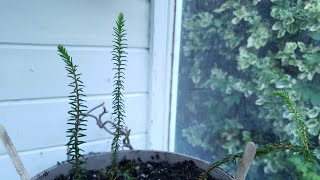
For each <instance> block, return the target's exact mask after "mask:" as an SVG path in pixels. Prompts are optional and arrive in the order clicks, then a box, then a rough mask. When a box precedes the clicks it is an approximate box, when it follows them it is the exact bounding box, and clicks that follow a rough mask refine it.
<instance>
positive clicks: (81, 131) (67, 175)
mask: <svg viewBox="0 0 320 180" xmlns="http://www.w3.org/2000/svg"><path fill="white" fill-rule="evenodd" d="M124 22H125V21H124V17H123V14H122V13H120V14H119V16H118V19H117V21H116V27H114V37H115V39H114V43H115V44H114V49H113V51H112V54H113V58H112V61H113V62H114V65H115V67H114V70H115V76H114V91H113V92H112V95H113V102H112V105H113V106H112V108H113V115H114V119H113V121H107V122H102V121H101V117H102V115H103V114H105V113H106V110H105V108H104V109H103V113H102V114H100V116H99V117H95V116H93V115H91V114H90V113H91V112H92V111H93V110H95V109H97V108H98V107H101V106H103V104H101V105H99V106H97V107H96V108H94V109H92V110H90V111H87V109H86V108H87V107H86V106H85V104H84V103H85V101H84V100H83V97H85V95H84V93H83V89H82V88H83V87H84V84H83V82H82V81H81V80H80V77H81V74H79V73H78V72H77V66H76V65H75V64H74V63H73V61H72V57H71V56H70V55H69V54H68V52H67V51H66V49H65V48H64V47H63V46H62V45H58V51H59V55H60V56H61V58H62V60H63V61H64V62H65V64H66V70H67V71H68V77H69V78H70V79H71V80H72V81H71V83H70V84H69V86H70V87H72V88H73V91H72V92H71V93H70V96H69V98H70V103H69V104H70V105H71V110H70V111H69V114H70V119H69V121H68V124H69V125H70V128H69V129H68V130H67V133H68V135H67V137H69V142H68V143H67V144H66V146H67V147H68V151H67V154H68V157H70V158H68V160H67V162H65V163H61V164H59V165H57V166H55V167H52V168H50V169H48V170H45V171H43V172H42V173H40V174H38V175H36V176H35V177H33V178H32V179H33V180H42V179H57V180H60V179H77V180H79V179H159V178H162V177H163V178H164V179H172V178H175V179H197V178H199V179H207V178H208V179H225V180H230V179H233V177H232V176H230V175H229V174H227V173H225V172H224V171H222V170H221V169H219V166H221V165H222V164H226V163H229V162H235V161H236V160H237V159H239V158H241V157H242V159H241V160H240V163H239V168H238V170H237V172H236V177H235V179H239V180H240V179H244V178H245V176H246V174H247V172H248V168H249V166H250V164H251V162H252V160H253V158H254V157H257V158H258V157H262V156H264V155H266V154H269V153H274V152H278V151H291V152H294V153H298V154H301V155H303V157H304V158H305V160H306V161H311V162H313V161H314V154H313V153H312V151H310V143H309V139H308V136H307V128H306V126H305V124H304V122H303V118H302V117H301V116H300V115H299V113H298V111H297V110H296V108H295V107H294V102H293V100H292V99H291V98H290V96H289V95H288V94H287V93H285V92H283V91H274V94H275V95H277V96H280V97H282V98H283V99H284V100H285V102H286V104H287V106H288V108H289V110H290V111H291V113H292V114H293V115H294V116H295V120H296V123H297V127H298V129H297V134H298V136H299V138H300V140H301V144H299V145H292V144H290V143H287V144H284V143H274V144H267V145H263V146H258V148H256V147H255V145H254V144H253V143H248V145H247V146H246V150H245V151H244V152H240V153H237V154H231V155H228V156H227V157H225V158H224V159H222V160H221V161H218V162H215V163H212V164H209V163H208V162H205V161H202V160H200V159H197V158H193V157H190V156H185V155H180V154H176V153H170V152H160V151H139V150H137V151H134V150H132V149H133V148H132V146H131V144H130V140H129V135H130V130H128V129H127V128H124V119H125V110H124V106H125V103H124V100H123V95H122V90H123V89H124V84H123V83H124V81H123V80H124V75H125V62H126V59H125V58H126V51H125V50H126V48H127V45H126V44H125V29H124ZM88 117H94V118H95V119H96V120H97V124H98V125H99V127H101V128H105V124H106V123H110V124H112V126H113V128H114V131H113V132H112V131H110V130H108V129H106V128H105V130H106V131H108V132H110V133H111V134H113V136H114V138H113V142H112V149H111V152H110V153H101V154H95V155H90V156H85V155H84V154H83V151H82V149H81V147H80V145H82V144H84V143H85V142H84V141H83V140H82V137H84V136H85V126H86V124H85V123H86V121H87V120H86V119H87V118H88ZM0 130H1V137H2V140H3V142H4V144H5V145H6V147H7V150H8V153H9V154H10V157H12V159H13V162H14V164H15V167H16V168H17V171H18V173H19V174H20V175H21V177H22V179H28V176H27V173H26V171H25V169H24V168H23V166H22V163H21V161H20V159H19V158H18V155H17V153H16V152H15V149H14V147H13V145H12V143H11V140H10V138H9V136H8V135H7V133H6V132H5V130H4V128H3V127H1V129H0ZM122 136H124V137H123V139H122V141H123V145H125V146H126V147H128V148H129V149H131V150H129V151H119V149H120V142H121V137H122Z"/></svg>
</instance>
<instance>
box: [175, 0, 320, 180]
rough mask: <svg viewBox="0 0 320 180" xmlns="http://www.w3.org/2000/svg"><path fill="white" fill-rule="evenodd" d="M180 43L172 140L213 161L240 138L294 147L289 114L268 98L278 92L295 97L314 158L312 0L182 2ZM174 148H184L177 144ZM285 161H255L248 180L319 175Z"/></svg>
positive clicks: (318, 16) (318, 19) (316, 22)
mask: <svg viewBox="0 0 320 180" xmlns="http://www.w3.org/2000/svg"><path fill="white" fill-rule="evenodd" d="M182 38H183V39H182V48H183V49H182V52H183V53H182V57H181V60H180V74H179V77H180V82H179V83H180V84H179V91H180V92H179V93H178V94H179V96H178V102H179V104H178V112H182V113H180V114H178V116H177V121H178V122H177V124H178V125H179V128H181V129H182V130H181V131H180V130H179V129H178V131H177V138H178V139H179V137H183V138H184V140H183V141H187V142H188V143H190V144H191V145H192V146H193V147H194V149H193V150H190V151H195V150H196V151H200V152H206V154H209V156H208V157H207V158H208V159H209V160H217V159H219V158H221V157H224V156H225V155H226V154H231V153H236V152H238V151H239V150H241V148H242V147H243V145H244V144H245V143H246V142H248V141H253V142H256V143H259V144H268V143H272V142H274V141H281V140H283V141H284V140H290V142H293V143H298V140H299V137H298V136H299V135H298V134H297V133H296V131H295V130H294V129H295V128H294V127H295V125H294V115H293V114H292V113H291V112H290V111H289V110H287V109H285V108H284V107H283V105H282V103H281V102H280V101H279V99H276V98H275V97H274V96H273V94H272V91H273V90H275V89H279V90H286V91H287V92H290V96H291V97H292V98H293V100H294V101H296V102H297V101H298V100H300V99H302V100H300V101H298V102H297V103H298V104H297V106H298V108H299V109H298V111H299V112H301V114H302V117H303V118H305V119H306V125H307V127H308V133H309V137H310V139H311V141H312V142H313V143H314V145H316V146H318V148H316V149H315V151H314V152H315V154H316V155H317V157H318V159H320V148H319V145H318V137H319V132H320V116H319V112H320V86H319V85H320V83H319V81H320V75H319V73H320V63H319V62H320V41H319V40H320V3H318V1H317V0H306V1H300V0H298V1H293V0H264V1H261V0H243V1H236V0H227V1H224V0H185V2H184V9H183V29H182ZM177 150H178V151H189V150H183V148H182V146H181V145H180V144H179V142H178V145H177ZM211 154H214V155H215V156H211ZM286 156H287V155H283V154H281V155H280V154H279V155H272V156H268V158H267V159H264V160H262V161H257V162H256V163H255V166H253V167H252V168H251V172H250V173H249V176H250V177H249V179H255V178H258V177H257V174H260V178H261V177H263V178H265V179H268V178H270V179H281V177H282V176H285V177H289V178H290V177H298V179H301V178H303V177H308V176H312V174H316V175H317V174H318V175H319V173H320V167H319V166H308V168H302V167H301V166H298V165H297V160H296V159H290V161H285V159H286ZM279 159H281V160H280V161H279ZM271 173H273V174H272V175H270V174H271ZM254 174H255V175H254ZM258 179H259V178H258Z"/></svg>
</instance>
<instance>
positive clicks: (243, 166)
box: [235, 142, 256, 180]
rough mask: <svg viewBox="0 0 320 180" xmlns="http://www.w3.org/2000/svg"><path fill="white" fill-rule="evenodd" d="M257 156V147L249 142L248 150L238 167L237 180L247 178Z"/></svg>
mask: <svg viewBox="0 0 320 180" xmlns="http://www.w3.org/2000/svg"><path fill="white" fill-rule="evenodd" d="M255 155H256V145H255V144H254V143H253V142H249V143H248V144H247V145H246V149H245V151H244V153H243V156H242V158H241V160H240V163H239V165H238V169H237V171H236V176H235V180H244V179H245V178H246V176H247V173H248V171H249V168H250V165H251V163H252V161H253V158H254V157H255Z"/></svg>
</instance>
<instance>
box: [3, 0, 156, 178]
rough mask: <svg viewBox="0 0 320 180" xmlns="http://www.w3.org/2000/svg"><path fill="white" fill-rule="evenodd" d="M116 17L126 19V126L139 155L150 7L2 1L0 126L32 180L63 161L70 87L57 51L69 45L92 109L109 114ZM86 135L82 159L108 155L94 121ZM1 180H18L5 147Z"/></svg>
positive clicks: (119, 1)
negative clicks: (102, 105) (102, 153)
mask: <svg viewBox="0 0 320 180" xmlns="http://www.w3.org/2000/svg"><path fill="white" fill-rule="evenodd" d="M119 12H123V13H124V15H125V18H126V29H127V32H128V36H127V38H128V40H129V41H128V45H129V49H128V53H129V57H128V59H129V61H128V67H127V71H126V72H127V73H126V80H125V87H126V90H125V94H124V96H125V100H126V105H127V106H126V115H127V119H126V123H127V126H129V127H130V128H131V129H132V131H131V132H132V135H131V139H132V144H133V145H134V147H135V148H136V149H143V148H145V147H146V139H147V124H148V123H147V107H148V105H147V103H148V81H149V79H148V73H149V69H150V67H149V65H150V62H149V61H150V58H149V21H150V19H149V18H150V1H149V0H116V1H115V0H97V1H92V0H84V1H65V0H55V1H52V0H42V1H37V0H29V1H17V0H0V122H1V123H2V124H4V126H5V127H6V128H7V131H8V133H9V134H10V136H11V138H12V141H13V143H14V144H15V145H16V148H17V150H18V151H19V154H20V155H21V157H22V161H23V162H24V164H25V166H26V168H27V170H28V173H29V175H31V176H33V175H35V174H36V173H38V172H40V171H42V170H44V169H46V168H48V167H50V166H53V165H55V164H56V162H57V161H62V160H65V158H66V156H65V152H66V150H65V146H64V144H65V143H66V142H67V138H66V137H65V136H66V133H65V131H66V129H67V127H68V126H67V125H66V121H67V119H68V118H69V115H68V114H67V112H68V110H69V104H68V98H67V96H68V93H69V91H70V88H68V87H67V85H68V83H69V79H67V78H66V72H65V70H64V63H63V61H62V60H61V58H60V57H59V56H58V54H57V51H56V45H57V44H59V43H61V44H63V45H66V48H67V50H68V52H69V54H70V55H71V56H72V57H73V59H74V61H75V63H76V64H78V65H79V68H78V69H79V71H80V72H81V73H82V74H83V76H82V80H83V82H84V83H85V85H86V88H85V89H84V91H85V94H87V95H88V96H87V106H88V107H89V109H90V108H92V107H94V106H96V105H98V104H100V103H101V102H106V106H107V109H108V110H109V111H111V108H110V105H111V98H112V96H111V92H112V77H113V73H112V72H111V68H112V63H111V55H110V51H111V45H112V44H111V41H112V36H111V34H112V27H113V25H114V22H115V20H116V17H117V15H118V13H119ZM97 112H98V113H99V110H98V111H97ZM107 118H110V114H109V115H107V116H106V119H107ZM87 129H88V130H87V132H86V134H87V137H86V141H87V142H88V143H87V144H86V145H85V147H84V149H85V150H86V152H99V151H107V150H109V149H110V144H111V136H110V135H109V134H107V133H106V132H104V131H102V130H100V129H99V128H98V127H97V125H96V124H95V121H94V120H93V119H89V122H88V128H87ZM0 179H1V180H2V179H3V180H15V179H19V178H18V176H17V175H16V173H15V169H14V167H13V165H12V163H11V162H10V159H9V157H8V156H7V155H6V152H5V149H4V147H3V146H2V145H0Z"/></svg>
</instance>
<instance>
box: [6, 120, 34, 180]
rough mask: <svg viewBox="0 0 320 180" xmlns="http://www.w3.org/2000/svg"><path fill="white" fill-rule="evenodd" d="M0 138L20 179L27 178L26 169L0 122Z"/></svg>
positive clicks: (24, 179)
mask: <svg viewBox="0 0 320 180" xmlns="http://www.w3.org/2000/svg"><path fill="white" fill-rule="evenodd" d="M0 139H1V141H2V143H3V144H4V147H5V148H6V150H7V153H8V154H9V156H10V159H11V161H12V163H13V165H14V167H15V168H16V170H17V172H18V174H19V176H20V178H21V180H29V176H28V173H27V171H26V169H25V168H24V166H23V164H22V161H21V159H20V157H19V155H18V153H17V151H16V149H15V147H14V146H13V144H12V141H11V139H10V137H9V135H8V133H7V131H6V129H5V128H4V126H3V125H2V124H0Z"/></svg>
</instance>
